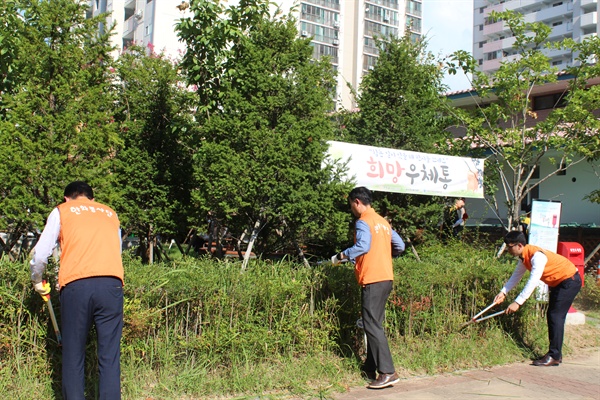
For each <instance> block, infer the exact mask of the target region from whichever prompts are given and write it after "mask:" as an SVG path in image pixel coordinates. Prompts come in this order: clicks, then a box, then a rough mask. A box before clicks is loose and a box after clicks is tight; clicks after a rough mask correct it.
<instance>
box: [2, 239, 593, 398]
mask: <svg viewBox="0 0 600 400" xmlns="http://www.w3.org/2000/svg"><path fill="white" fill-rule="evenodd" d="M493 253H494V252H493V250H486V249H485V248H479V247H477V246H476V245H473V246H469V247H465V246H464V244H462V243H456V244H455V243H450V244H448V245H447V246H445V247H442V246H431V247H428V248H427V249H423V248H421V249H420V258H421V260H422V262H417V261H416V259H415V258H414V256H413V255H412V254H410V253H408V254H405V255H404V256H403V257H401V258H400V259H396V260H395V261H394V268H395V274H396V280H395V283H394V290H393V292H392V294H391V296H390V301H389V302H388V306H387V309H386V330H387V332H388V337H389V340H390V347H391V350H392V354H393V356H394V361H395V363H396V366H397V369H398V372H399V373H400V374H401V375H402V376H404V377H408V376H414V375H423V374H435V373H439V372H451V371H457V370H464V369H469V368H480V367H489V366H492V365H498V364H505V363H508V362H513V361H519V360H523V359H527V358H530V357H534V356H537V355H541V354H543V353H545V352H546V347H547V332H546V321H545V317H544V307H543V305H541V304H536V303H535V301H532V300H533V299H531V300H530V301H528V302H526V303H525V304H524V306H523V307H522V308H521V309H520V310H519V312H518V313H516V314H514V315H511V316H506V315H503V316H500V317H497V318H494V319H490V320H487V321H484V322H482V323H480V324H474V325H470V326H469V327H467V328H465V329H463V330H459V327H460V326H461V325H462V324H463V323H464V322H466V321H468V320H469V318H470V317H471V316H473V315H474V314H476V313H477V312H478V311H480V310H481V309H483V308H484V307H485V306H487V305H488V304H490V302H491V301H492V299H493V297H494V296H495V295H496V293H498V291H499V290H500V288H501V285H502V284H503V283H504V281H505V280H506V279H508V277H509V276H510V274H511V272H512V270H513V268H514V260H512V259H501V260H497V259H496V258H495V257H494V254H493ZM124 264H125V278H126V286H125V327H124V333H123V340H122V346H121V349H122V377H123V397H124V398H126V399H143V400H146V399H148V398H150V399H224V398H240V399H242V398H248V399H254V398H256V396H257V395H259V396H260V398H261V399H270V398H273V399H275V398H286V397H296V398H323V399H325V398H331V396H332V395H333V393H336V392H340V391H345V390H346V389H347V388H348V387H351V386H358V385H362V384H364V382H365V381H364V379H363V378H362V377H361V375H360V372H359V368H360V365H361V362H362V357H364V344H363V336H362V331H361V330H360V329H358V328H357V327H356V320H357V318H359V317H360V290H359V287H358V285H357V284H356V281H355V278H354V273H353V269H352V267H351V266H350V265H345V266H341V267H332V266H331V265H329V266H328V265H319V266H314V267H311V268H306V267H304V266H302V265H298V264H293V263H290V262H285V261H280V262H271V261H262V260H253V261H252V262H251V263H250V266H249V268H248V269H247V270H246V271H245V272H243V273H242V272H241V269H240V263H239V262H237V261H236V260H229V261H218V260H212V259H207V258H201V259H196V258H189V257H183V258H181V259H180V260H177V261H173V262H170V263H157V264H153V265H143V264H141V262H140V261H139V260H137V259H135V258H127V257H125V261H124ZM48 278H49V279H50V281H54V280H55V277H53V276H49V277H48ZM523 284H524V282H522V283H521V285H523ZM588 286H590V287H589V288H588V289H586V290H585V291H583V290H582V294H580V295H579V296H578V301H581V304H582V307H583V305H585V307H588V309H590V310H596V311H595V312H597V308H594V307H596V302H595V301H596V300H594V299H596V297H594V296H596V293H597V291H596V289H595V288H596V287H595V285H594V287H591V285H589V284H587V283H586V287H588ZM521 287H522V286H521ZM518 290H520V287H519V288H516V289H515V293H511V294H509V298H513V297H514V296H516V292H518ZM52 295H53V296H54V297H55V299H53V300H54V304H55V308H58V304H59V302H58V297H57V294H56V293H55V292H53V294H52ZM511 296H512V297H511ZM505 306H506V304H504V305H503V306H502V307H505ZM499 308H500V307H499ZM0 310H2V311H1V312H2V313H3V318H2V319H0V366H1V368H0V392H2V393H4V396H5V397H7V398H14V399H29V398H31V396H30V394H31V393H36V396H39V397H43V398H48V399H60V398H61V395H60V352H59V350H58V347H57V346H56V342H55V341H54V339H53V338H54V332H53V330H52V327H51V324H50V321H49V319H48V316H47V313H46V312H45V309H44V308H43V304H42V301H41V299H40V298H39V296H37V295H36V294H35V293H34V291H33V290H32V289H31V284H30V282H29V277H28V266H27V265H26V263H8V262H5V261H1V260H0ZM592 312H594V311H592ZM58 317H59V318H60V316H58ZM586 329H587V330H586ZM594 330H595V331H596V332H594ZM597 338H598V335H597V328H595V327H594V326H592V325H586V326H584V327H577V328H574V327H568V328H567V335H566V337H565V354H566V355H568V354H570V353H571V352H576V351H577V350H578V349H579V348H581V342H585V345H586V346H598V339H597ZM94 351H95V345H94V343H93V342H92V343H90V345H89V347H88V357H87V361H86V367H87V372H86V376H87V381H86V384H87V386H86V390H87V394H88V398H95V395H96V392H97V390H96V386H97V381H96V367H95V363H96V359H95V356H94Z"/></svg>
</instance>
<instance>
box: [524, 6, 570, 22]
mask: <svg viewBox="0 0 600 400" xmlns="http://www.w3.org/2000/svg"><path fill="white" fill-rule="evenodd" d="M569 4H571V3H565V4H562V5H560V6H558V7H550V8H545V9H543V10H540V11H538V12H534V13H530V14H527V15H525V22H536V21H539V22H544V21H548V20H551V19H556V18H557V17H567V16H569V15H570V16H572V15H573V7H569Z"/></svg>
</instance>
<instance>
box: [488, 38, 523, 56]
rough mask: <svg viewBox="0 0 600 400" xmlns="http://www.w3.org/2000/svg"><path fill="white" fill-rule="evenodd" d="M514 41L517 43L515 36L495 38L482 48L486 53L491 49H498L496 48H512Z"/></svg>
mask: <svg viewBox="0 0 600 400" xmlns="http://www.w3.org/2000/svg"><path fill="white" fill-rule="evenodd" d="M514 43H515V38H514V37H509V38H506V39H500V40H495V41H493V42H488V43H486V44H484V45H483V48H482V50H483V52H484V53H489V52H491V51H496V50H503V49H512V47H513V44H514Z"/></svg>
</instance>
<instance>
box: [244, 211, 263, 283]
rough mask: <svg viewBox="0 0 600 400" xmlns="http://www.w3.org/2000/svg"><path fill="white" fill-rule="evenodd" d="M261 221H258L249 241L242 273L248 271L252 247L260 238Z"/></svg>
mask: <svg viewBox="0 0 600 400" xmlns="http://www.w3.org/2000/svg"><path fill="white" fill-rule="evenodd" d="M260 224H261V219H260V218H259V219H257V220H256V223H255V224H254V228H253V229H252V235H250V240H249V241H248V247H247V248H246V254H244V261H243V262H242V271H245V270H246V267H247V266H248V261H249V260H250V253H251V252H252V246H254V241H255V240H256V237H257V236H258V231H259V228H260Z"/></svg>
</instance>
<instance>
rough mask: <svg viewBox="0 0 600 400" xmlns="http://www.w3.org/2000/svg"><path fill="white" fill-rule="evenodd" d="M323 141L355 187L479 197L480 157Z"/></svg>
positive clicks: (434, 194)
mask: <svg viewBox="0 0 600 400" xmlns="http://www.w3.org/2000/svg"><path fill="white" fill-rule="evenodd" d="M327 143H328V144H329V152H328V153H329V157H330V159H331V160H335V161H340V162H342V163H346V167H347V168H348V170H347V172H346V178H347V179H348V180H352V181H353V182H354V184H356V185H357V186H365V187H368V188H369V189H370V190H376V191H381V192H394V193H412V194H425V195H431V196H451V197H470V198H483V164H484V160H483V159H480V158H465V157H454V156H446V155H441V154H427V153H418V152H414V151H404V150H396V149H389V148H384V147H373V146H364V145H359V144H352V143H344V142H335V141H329V142H327Z"/></svg>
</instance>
